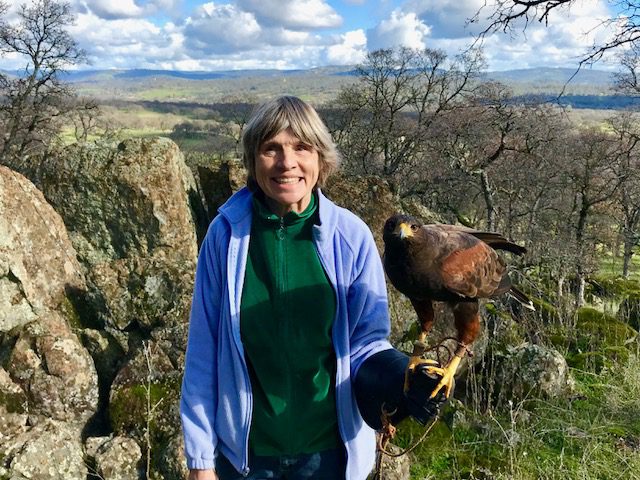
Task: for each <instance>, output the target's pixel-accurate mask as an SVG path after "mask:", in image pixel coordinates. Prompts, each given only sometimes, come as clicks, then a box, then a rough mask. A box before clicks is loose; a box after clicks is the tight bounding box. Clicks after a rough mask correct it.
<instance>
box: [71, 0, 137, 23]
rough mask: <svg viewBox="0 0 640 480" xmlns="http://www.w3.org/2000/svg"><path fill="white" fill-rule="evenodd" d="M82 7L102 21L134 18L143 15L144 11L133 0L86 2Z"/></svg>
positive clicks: (90, 0)
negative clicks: (102, 19)
mask: <svg viewBox="0 0 640 480" xmlns="http://www.w3.org/2000/svg"><path fill="white" fill-rule="evenodd" d="M82 5H83V6H84V7H86V9H87V10H90V11H91V12H93V13H95V14H96V15H97V16H98V17H100V18H104V19H116V18H134V17H141V16H142V15H143V14H144V9H143V8H141V7H139V6H138V5H137V4H136V2H135V1H134V0H118V1H117V2H114V1H112V0H87V1H85V2H82Z"/></svg>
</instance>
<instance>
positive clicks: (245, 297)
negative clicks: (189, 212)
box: [240, 195, 342, 455]
mask: <svg viewBox="0 0 640 480" xmlns="http://www.w3.org/2000/svg"><path fill="white" fill-rule="evenodd" d="M256 197H257V196H254V201H253V221H252V225H251V240H250V242H249V256H248V259H247V267H246V273H245V279H244V287H243V290H242V303H241V310H240V331H241V335H242V343H243V345H244V349H245V358H246V359H247V363H248V367H249V375H250V378H251V389H252V391H253V416H252V423H251V430H250V434H249V444H250V446H251V448H252V450H253V452H254V453H255V454H256V455H287V454H288V455H292V454H299V453H313V452H318V451H322V450H327V449H330V448H336V447H338V446H339V445H342V442H341V440H340V435H339V432H338V420H337V413H336V402H335V371H336V358H335V353H334V350H333V343H332V340H331V328H332V326H333V319H334V316H335V311H336V298H335V293H334V291H333V288H332V286H331V284H330V282H329V280H328V279H327V276H326V274H325V272H324V269H323V268H322V265H321V264H320V259H319V258H318V253H317V252H316V249H315V245H314V243H313V241H312V228H313V225H314V223H315V222H316V221H317V219H318V214H317V199H316V197H315V195H312V200H311V203H310V204H309V206H308V207H307V209H306V210H305V211H304V212H302V213H300V214H297V213H295V212H289V213H288V214H287V215H285V216H284V217H282V218H280V217H278V216H277V215H274V214H273V213H271V212H270V211H269V210H268V208H267V207H266V205H265V204H264V203H263V202H262V201H260V200H258V199H257V198H256Z"/></svg>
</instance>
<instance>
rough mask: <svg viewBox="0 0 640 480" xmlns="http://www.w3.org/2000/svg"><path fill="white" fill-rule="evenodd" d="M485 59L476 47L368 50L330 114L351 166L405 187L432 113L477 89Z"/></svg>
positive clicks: (420, 152) (421, 149)
mask: <svg viewBox="0 0 640 480" xmlns="http://www.w3.org/2000/svg"><path fill="white" fill-rule="evenodd" d="M481 65H482V58H481V56H480V54H479V53H478V52H475V51H474V52H469V53H468V54H467V55H466V56H463V57H459V58H454V59H451V60H450V59H447V57H446V55H445V54H444V53H442V52H440V51H436V50H429V49H425V50H417V49H410V48H396V49H386V50H377V51H375V52H370V53H369V54H368V55H367V57H366V60H365V62H364V64H362V65H360V66H359V67H358V68H357V72H358V76H359V82H358V83H357V84H356V85H353V86H350V87H346V88H344V89H343V90H342V91H341V93H340V95H339V97H338V99H337V101H336V104H337V105H338V106H339V111H338V112H335V111H334V112H333V113H332V115H329V116H328V119H329V123H330V128H331V129H332V132H333V133H334V136H335V138H336V140H337V142H338V144H339V145H340V147H341V150H342V152H343V153H344V155H345V163H346V164H347V168H350V169H352V170H355V171H358V172H360V173H379V174H382V175H384V176H385V177H386V178H387V179H389V181H391V182H392V183H393V184H394V186H395V187H396V188H397V189H398V190H399V191H404V190H406V189H407V185H406V183H407V182H411V181H413V180H412V179H411V176H410V175H408V174H407V172H408V170H411V169H414V170H415V167H416V166H417V164H419V163H420V162H421V160H422V159H423V153H424V146H425V139H426V138H428V136H429V129H430V127H431V125H432V124H433V121H434V119H435V118H437V116H438V115H439V114H440V113H441V112H443V111H446V110H449V109H452V108H455V106H456V104H458V103H459V102H460V101H461V100H462V99H463V98H464V95H465V94H467V93H469V92H470V91H472V90H473V88H474V87H475V84H474V82H473V79H474V78H475V76H476V74H477V73H478V72H479V71H480V68H481Z"/></svg>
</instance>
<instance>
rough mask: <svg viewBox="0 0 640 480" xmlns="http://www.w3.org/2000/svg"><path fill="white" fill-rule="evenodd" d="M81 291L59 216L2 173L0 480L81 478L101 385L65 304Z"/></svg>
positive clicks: (12, 175) (20, 180)
mask: <svg viewBox="0 0 640 480" xmlns="http://www.w3.org/2000/svg"><path fill="white" fill-rule="evenodd" d="M85 288H86V287H85V282H84V277H83V275H82V271H81V267H80V265H79V263H78V262H77V260H76V252H75V250H74V249H73V247H72V245H71V242H70V241H69V238H68V235H67V231H66V229H65V226H64V223H63V222H62V219H61V218H60V216H59V215H58V214H57V213H56V212H55V211H54V210H53V208H51V206H50V205H49V204H48V203H47V202H46V201H45V199H44V197H43V195H42V194H41V193H40V192H39V191H38V190H37V189H36V188H35V187H34V185H33V184H32V183H31V182H30V181H29V180H27V179H26V178H25V177H23V176H22V175H20V174H18V173H16V172H13V171H11V170H9V169H7V168H5V167H0V362H1V363H0V423H1V424H2V428H0V460H1V462H0V477H2V476H3V475H5V474H7V473H8V472H11V478H39V479H48V478H50V479H59V478H65V479H70V480H74V479H82V480H84V479H85V478H86V475H87V471H86V467H85V466H84V462H83V456H82V442H81V432H82V430H83V428H84V427H85V424H86V422H87V421H88V420H89V418H90V417H91V416H92V415H93V414H94V413H95V411H96V408H97V403H98V377H97V374H96V371H95V368H94V364H93V361H92V359H91V357H90V356H89V354H88V352H87V351H86V350H85V349H84V348H83V347H82V345H81V343H80V341H79V339H78V337H77V336H76V334H75V332H74V329H77V328H78V327H79V318H78V315H77V312H76V310H75V308H74V305H73V302H72V301H71V299H72V298H75V297H76V296H77V294H78V292H82V291H84V289H85Z"/></svg>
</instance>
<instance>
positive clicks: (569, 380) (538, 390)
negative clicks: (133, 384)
mask: <svg viewBox="0 0 640 480" xmlns="http://www.w3.org/2000/svg"><path fill="white" fill-rule="evenodd" d="M495 384H496V385H497V386H499V388H500V391H499V399H498V403H505V402H508V401H509V400H511V401H512V402H514V403H515V402H519V401H521V400H525V399H527V398H557V397H562V396H566V395H569V394H570V393H571V392H572V391H573V390H574V387H575V381H574V379H573V377H572V376H571V373H570V371H569V366H568V365H567V362H566V360H565V358H564V357H563V356H562V355H561V354H560V352H558V351H556V350H553V349H550V348H546V347H543V346H540V345H532V344H529V343H525V344H522V345H519V346H516V347H509V348H508V349H507V353H506V354H505V355H503V356H502V358H499V359H498V367H497V368H496V380H495Z"/></svg>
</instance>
